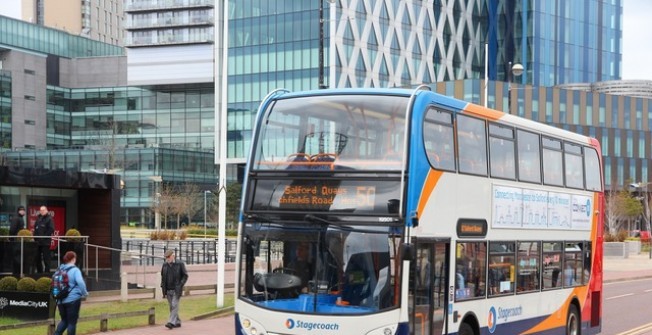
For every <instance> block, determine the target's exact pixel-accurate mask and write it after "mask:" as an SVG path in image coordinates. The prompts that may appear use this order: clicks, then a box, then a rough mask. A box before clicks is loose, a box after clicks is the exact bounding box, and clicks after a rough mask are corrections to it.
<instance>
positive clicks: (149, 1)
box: [124, 0, 214, 12]
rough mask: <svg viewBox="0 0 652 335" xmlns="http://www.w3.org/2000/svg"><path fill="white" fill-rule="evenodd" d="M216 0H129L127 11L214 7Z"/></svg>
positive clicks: (126, 6) (126, 4) (126, 5)
mask: <svg viewBox="0 0 652 335" xmlns="http://www.w3.org/2000/svg"><path fill="white" fill-rule="evenodd" d="M212 7H214V0H127V1H126V2H125V9H124V10H125V12H140V11H152V10H162V9H177V8H212Z"/></svg>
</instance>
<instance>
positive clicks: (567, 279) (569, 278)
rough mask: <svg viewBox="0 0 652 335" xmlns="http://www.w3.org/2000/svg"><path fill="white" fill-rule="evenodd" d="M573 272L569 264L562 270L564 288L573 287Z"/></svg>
mask: <svg viewBox="0 0 652 335" xmlns="http://www.w3.org/2000/svg"><path fill="white" fill-rule="evenodd" d="M574 276H575V270H574V269H573V266H572V265H571V263H570V262H567V263H566V268H565V269H564V286H573V285H575V280H574V279H573V277H574Z"/></svg>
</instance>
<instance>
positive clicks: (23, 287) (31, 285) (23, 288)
mask: <svg viewBox="0 0 652 335" xmlns="http://www.w3.org/2000/svg"><path fill="white" fill-rule="evenodd" d="M35 289H36V280H34V278H30V277H24V278H20V280H19V281H18V285H16V291H20V292H34V290H35Z"/></svg>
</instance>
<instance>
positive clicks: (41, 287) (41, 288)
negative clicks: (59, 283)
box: [34, 277, 52, 293]
mask: <svg viewBox="0 0 652 335" xmlns="http://www.w3.org/2000/svg"><path fill="white" fill-rule="evenodd" d="M51 285H52V279H51V278H49V277H41V278H39V279H38V280H37V281H36V285H35V286H34V290H35V291H36V292H40V293H48V292H50V286H51Z"/></svg>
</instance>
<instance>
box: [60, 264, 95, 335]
mask: <svg viewBox="0 0 652 335" xmlns="http://www.w3.org/2000/svg"><path fill="white" fill-rule="evenodd" d="M76 261H77V254H76V253H75V252H74V251H68V252H66V254H65V255H63V264H61V266H59V270H63V271H65V275H66V276H67V277H68V284H67V286H68V287H69V292H70V293H68V296H66V297H65V298H63V299H62V300H60V301H59V300H57V307H59V315H60V316H61V321H60V322H59V324H58V325H57V329H56V330H55V331H54V335H61V334H63V332H64V331H65V330H67V331H68V332H67V334H68V335H75V333H76V332H77V320H78V319H79V310H80V309H81V302H82V298H84V297H86V296H88V290H86V283H85V282H84V278H83V277H82V273H81V270H79V268H78V267H77V266H75V262H76ZM57 272H59V271H57Z"/></svg>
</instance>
